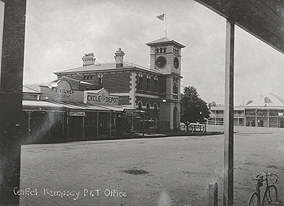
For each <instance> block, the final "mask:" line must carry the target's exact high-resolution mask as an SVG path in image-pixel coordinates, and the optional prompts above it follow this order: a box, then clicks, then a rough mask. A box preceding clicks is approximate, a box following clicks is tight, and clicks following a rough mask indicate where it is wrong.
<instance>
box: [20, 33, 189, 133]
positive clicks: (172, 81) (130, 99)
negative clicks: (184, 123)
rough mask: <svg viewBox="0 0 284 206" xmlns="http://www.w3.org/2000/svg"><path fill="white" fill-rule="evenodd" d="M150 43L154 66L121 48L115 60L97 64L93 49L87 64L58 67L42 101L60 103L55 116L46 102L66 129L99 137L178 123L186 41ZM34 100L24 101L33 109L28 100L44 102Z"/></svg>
mask: <svg viewBox="0 0 284 206" xmlns="http://www.w3.org/2000/svg"><path fill="white" fill-rule="evenodd" d="M147 45H148V46H149V47H150V68H146V67H143V66H140V65H137V64H134V63H130V62H126V61H124V56H125V53H124V51H122V50H121V49H120V48H119V49H118V50H117V51H116V52H115V53H114V61H113V62H110V63H97V62H96V57H95V55H94V53H89V54H85V55H84V56H83V58H82V60H83V65H82V67H78V68H72V69H67V70H63V71H58V72H55V74H56V75H57V79H56V80H55V81H52V82H50V83H48V84H46V85H41V86H40V95H39V99H40V101H41V102H45V103H49V104H51V103H52V104H55V105H56V106H54V108H58V107H59V108H60V111H59V109H57V113H58V114H57V115H55V116H54V114H55V113H56V112H55V113H54V112H53V113H52V115H53V116H52V115H51V112H50V109H48V106H46V107H45V108H46V112H47V113H49V116H50V115H51V116H52V117H51V116H50V118H53V119H56V121H58V120H60V122H61V124H59V125H61V126H59V130H60V131H61V132H62V134H64V133H68V135H67V136H69V135H72V134H73V135H81V134H82V136H83V138H84V137H85V136H92V135H93V134H94V133H95V134H96V135H95V136H97V137H99V136H100V134H105V133H107V134H109V136H116V135H117V134H124V133H127V132H130V131H141V130H142V129H143V130H144V129H149V130H153V131H157V130H160V131H161V130H169V129H170V130H177V129H178V128H179V124H180V95H179V94H180V80H181V78H182V77H181V63H180V61H181V49H182V48H184V46H183V45H182V44H180V43H178V42H176V41H174V40H170V39H168V38H162V39H159V40H156V41H153V42H150V43H147ZM31 95H33V94H31ZM26 96H27V95H26ZM29 101H30V102H28V101H26V102H25V107H26V108H29V111H28V112H30V108H31V107H30V106H29V104H31V105H32V106H33V105H35V104H38V103H39V102H38V101H34V102H31V101H32V100H29ZM59 105H60V106H59ZM42 108H43V106H42V107H41V109H42ZM37 112H38V111H37ZM41 112H42V111H41ZM38 113H39V112H38ZM33 114H34V113H33ZM29 115H32V113H30V114H29ZM55 117H56V118H55ZM29 124H31V123H29ZM102 128H104V129H102ZM113 128H114V129H113ZM112 130H115V131H114V133H115V134H113V132H112ZM104 131H105V132H104Z"/></svg>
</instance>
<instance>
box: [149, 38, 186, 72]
mask: <svg viewBox="0 0 284 206" xmlns="http://www.w3.org/2000/svg"><path fill="white" fill-rule="evenodd" d="M147 45H148V46H150V49H151V50H150V69H154V70H159V71H160V72H161V73H163V74H172V73H174V74H177V75H180V74H181V64H180V59H181V48H184V47H185V46H184V45H182V44H180V43H178V42H176V41H174V40H170V39H168V38H166V37H164V38H162V39H158V40H156V41H153V42H150V43H147Z"/></svg>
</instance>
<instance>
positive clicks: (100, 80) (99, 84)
mask: <svg viewBox="0 0 284 206" xmlns="http://www.w3.org/2000/svg"><path fill="white" fill-rule="evenodd" d="M103 76H104V75H102V74H99V75H98V87H99V89H101V88H103Z"/></svg>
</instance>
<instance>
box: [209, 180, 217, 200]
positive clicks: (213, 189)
mask: <svg viewBox="0 0 284 206" xmlns="http://www.w3.org/2000/svg"><path fill="white" fill-rule="evenodd" d="M209 206H218V184H217V182H215V183H210V184H209Z"/></svg>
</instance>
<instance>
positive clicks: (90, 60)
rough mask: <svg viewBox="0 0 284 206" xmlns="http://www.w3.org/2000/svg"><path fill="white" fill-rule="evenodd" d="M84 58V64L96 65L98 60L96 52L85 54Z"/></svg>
mask: <svg viewBox="0 0 284 206" xmlns="http://www.w3.org/2000/svg"><path fill="white" fill-rule="evenodd" d="M82 60H83V66H89V65H94V64H95V61H96V57H95V55H94V53H89V54H85V56H83V58H82Z"/></svg>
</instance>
